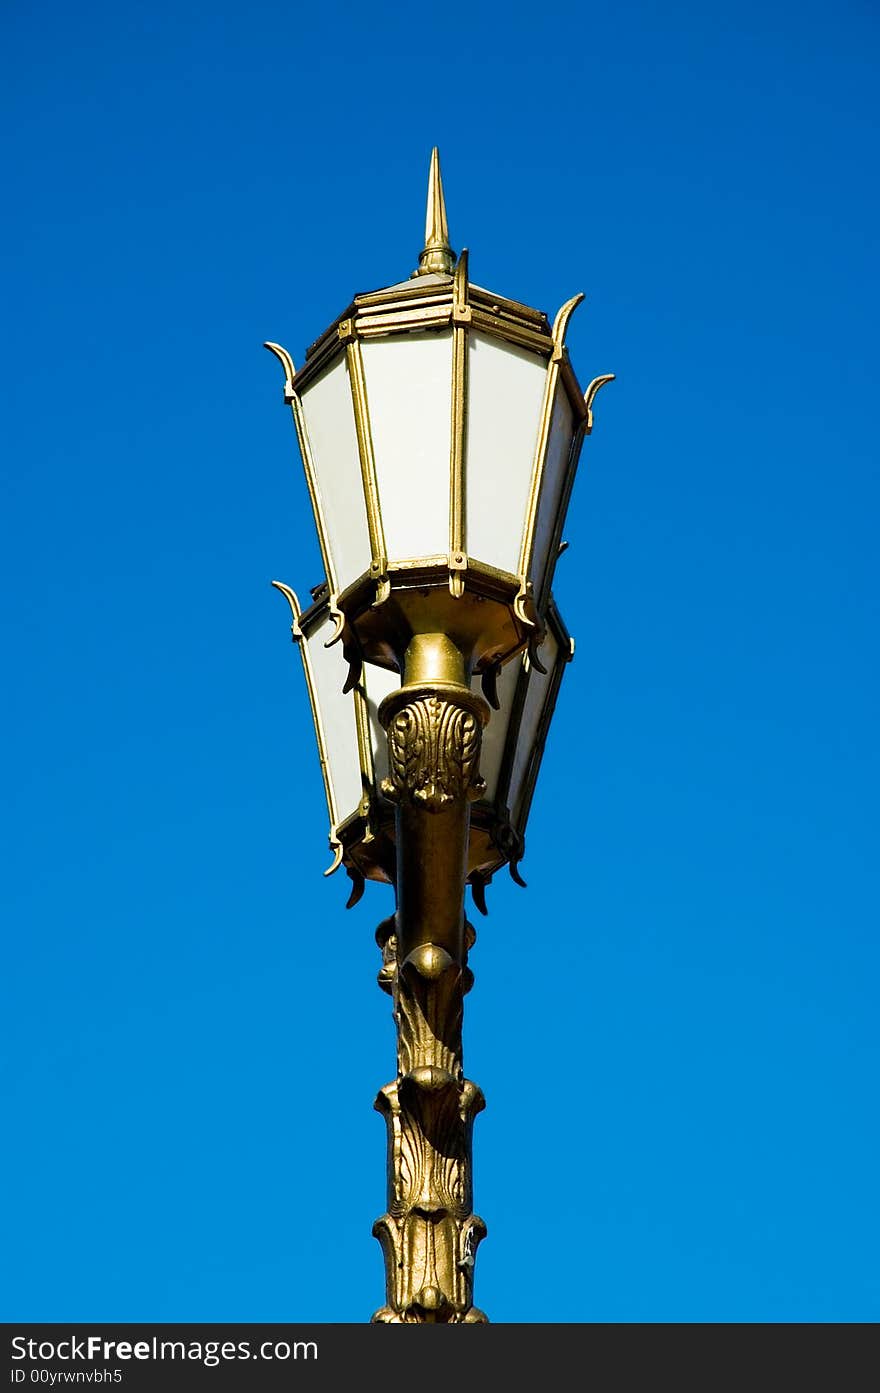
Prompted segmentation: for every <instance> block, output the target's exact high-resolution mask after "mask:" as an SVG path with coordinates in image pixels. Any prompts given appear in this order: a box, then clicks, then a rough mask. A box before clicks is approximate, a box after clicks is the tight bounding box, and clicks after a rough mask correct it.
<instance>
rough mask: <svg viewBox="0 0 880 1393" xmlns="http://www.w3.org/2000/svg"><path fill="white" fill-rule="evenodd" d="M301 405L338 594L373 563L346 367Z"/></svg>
mask: <svg viewBox="0 0 880 1393" xmlns="http://www.w3.org/2000/svg"><path fill="white" fill-rule="evenodd" d="M302 403H303V411H304V413H305V418H306V429H307V431H308V437H309V444H310V445H311V451H312V459H313V461H314V465H315V473H316V474H317V490H318V496H319V500H320V504H321V511H322V512H323V514H324V523H325V526H326V528H327V531H328V534H329V541H330V554H331V557H332V560H333V566H334V568H335V570H336V584H337V587H338V589H339V590H344V589H345V587H346V586H347V585H350V584H351V582H352V581H353V580H356V579H357V577H358V576H359V575H362V574H363V572H364V571H368V570H369V568H370V561H371V560H372V557H371V556H370V534H369V532H368V530H367V512H366V508H365V506H364V487H363V482H362V477H361V466H360V456H359V455H358V447H357V432H356V431H355V425H354V411H353V408H352V403H351V388H350V386H349V381H348V365H347V363H346V361H345V359H344V358H341V359H339V361H338V362H336V363H334V364H333V366H332V367H331V368H328V370H327V372H325V373H322V375H321V376H320V377H319V378H318V379H317V380H316V381H315V382H313V383H311V384H310V386H308V387H307V388H306V389H305V391H304V392H303V394H302Z"/></svg>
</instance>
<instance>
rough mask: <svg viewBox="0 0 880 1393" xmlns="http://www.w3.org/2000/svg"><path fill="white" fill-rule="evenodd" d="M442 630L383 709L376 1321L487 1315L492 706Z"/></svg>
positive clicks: (411, 656) (414, 655)
mask: <svg viewBox="0 0 880 1393" xmlns="http://www.w3.org/2000/svg"><path fill="white" fill-rule="evenodd" d="M465 679H466V672H465V659H464V656H463V655H462V654H461V653H460V652H459V651H458V650H457V649H456V648H455V646H454V644H453V643H452V642H451V641H450V640H449V639H448V638H446V637H445V636H444V635H442V634H428V635H418V636H416V637H414V638H413V640H412V642H411V643H410V645H409V647H408V648H407V651H406V655H405V658H404V662H403V685H402V686H401V688H400V690H399V691H398V692H394V693H392V694H391V695H390V696H388V697H386V698H385V700H384V702H383V703H382V706H381V708H380V717H381V720H382V724H383V725H384V726H385V729H386V731H387V734H388V767H389V776H388V778H387V780H386V781H385V783H384V784H383V792H384V793H385V795H386V797H388V798H390V799H391V800H392V801H393V802H394V803H395V804H396V809H397V812H396V823H397V848H398V856H397V913H396V915H395V916H394V917H393V918H392V919H388V920H386V921H385V922H384V924H382V925H381V926H380V929H379V933H378V938H379V943H380V947H381V948H382V950H383V957H384V963H383V967H382V970H381V972H380V973H379V984H380V986H382V987H383V989H384V990H386V991H388V992H390V993H391V995H392V997H393V1000H394V1018H395V1022H396V1025H397V1078H396V1079H395V1081H394V1082H393V1083H389V1084H386V1085H385V1087H384V1088H383V1089H382V1090H381V1091H380V1093H379V1096H378V1097H377V1099H376V1108H377V1109H378V1110H379V1111H380V1112H382V1113H384V1115H385V1120H386V1123H387V1127H388V1212H387V1213H386V1214H384V1215H383V1216H382V1217H381V1218H380V1219H378V1220H377V1221H376V1223H375V1225H374V1226H373V1233H374V1234H375V1236H376V1237H377V1238H378V1239H379V1241H380V1243H381V1244H382V1250H383V1253H384V1256H385V1283H386V1298H385V1300H386V1304H385V1306H383V1307H382V1309H381V1310H379V1311H377V1313H376V1315H375V1316H374V1317H373V1319H374V1320H378V1321H394V1322H398V1321H406V1322H420V1321H431V1322H461V1321H484V1320H485V1316H484V1315H483V1313H482V1311H480V1310H478V1309H477V1307H475V1306H474V1305H473V1302H472V1293H473V1271H474V1258H475V1253H476V1248H477V1244H478V1243H479V1241H480V1239H481V1238H482V1237H483V1236H484V1234H485V1232H486V1228H485V1225H484V1223H483V1221H482V1219H480V1218H479V1217H478V1216H477V1215H475V1214H474V1213H473V1212H472V1210H473V1185H472V1162H471V1133H472V1130H473V1120H474V1117H475V1116H476V1114H477V1113H478V1112H479V1111H480V1110H481V1109H482V1108H483V1106H484V1102H483V1095H482V1093H481V1092H480V1090H479V1088H478V1087H477V1086H476V1084H473V1083H471V1082H470V1080H468V1079H465V1078H464V1076H463V1073H462V1044H461V1028H462V1015H463V1007H464V995H465V993H466V992H467V991H468V990H469V989H470V987H471V985H472V982H473V975H472V973H471V972H470V969H469V968H468V966H467V955H468V948H469V947H470V946H471V945H472V944H473V941H474V937H475V935H474V932H473V929H472V928H471V926H470V925H469V924H467V923H466V922H465V918H464V885H465V878H466V875H467V848H468V830H469V822H470V803H471V802H472V801H473V800H474V799H476V798H479V797H480V794H481V792H482V791H483V782H482V780H481V778H480V775H479V756H480V737H481V731H482V726H483V725H484V724H485V722H486V720H487V719H488V716H489V708H488V706H487V704H486V702H485V701H483V700H482V698H481V697H479V696H477V695H476V694H475V693H474V692H472V691H471V689H470V687H469V686H468V685H467V682H466V680H465Z"/></svg>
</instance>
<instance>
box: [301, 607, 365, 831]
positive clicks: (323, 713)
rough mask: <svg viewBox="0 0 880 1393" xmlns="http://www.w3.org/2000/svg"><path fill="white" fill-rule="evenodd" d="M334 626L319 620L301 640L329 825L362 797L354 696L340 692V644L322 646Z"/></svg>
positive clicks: (342, 679)
mask: <svg viewBox="0 0 880 1393" xmlns="http://www.w3.org/2000/svg"><path fill="white" fill-rule="evenodd" d="M334 627H335V625H334V624H333V621H332V620H331V619H330V617H329V615H328V616H327V617H325V618H323V619H322V620H320V621H319V622H318V623H317V624H316V625H315V627H314V628H313V629H312V630H311V631H310V633H309V636H308V638H307V639H306V640H305V641H306V643H307V644H308V646H309V659H310V661H311V665H312V679H313V681H314V684H315V699H316V702H317V706H318V714H319V718H320V721H321V725H322V727H323V729H324V741H325V744H326V746H327V757H328V761H329V766H330V767H329V774H330V784H331V789H332V795H333V804H332V806H331V809H330V821H331V822H344V821H345V819H346V818H347V817H349V816H350V815H351V814H352V813H353V812H355V810H356V809H357V806H358V804H359V803H360V801H361V798H362V797H363V785H362V781H361V768H360V756H359V754H358V743H357V723H356V721H355V714H354V696H353V694H352V693H351V692H348V693H346V694H345V695H343V692H342V688H343V685H344V683H345V679H346V676H347V673H348V663H347V662H346V661H345V659H344V657H343V656H342V644H341V643H336V644H334V645H333V647H332V648H325V647H324V644H325V643H326V641H327V639H328V638H329V637H330V635H331V634H332V633H333V630H334Z"/></svg>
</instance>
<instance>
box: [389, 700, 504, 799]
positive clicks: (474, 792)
mask: <svg viewBox="0 0 880 1393" xmlns="http://www.w3.org/2000/svg"><path fill="white" fill-rule="evenodd" d="M481 724H482V723H481V721H480V720H479V718H478V716H477V715H475V713H474V712H473V711H472V710H469V709H468V708H467V707H466V706H464V705H461V704H459V703H458V702H457V701H453V700H450V699H449V698H448V697H445V696H425V697H419V698H417V699H416V700H413V701H410V702H409V703H408V704H407V705H406V706H404V707H403V708H402V709H401V710H399V711H397V712H396V713H395V714H394V715H393V716H392V717H391V719H390V721H389V723H388V769H389V776H388V778H387V779H384V780H383V782H382V792H383V793H384V794H385V796H386V798H390V799H392V800H393V801H395V802H398V801H400V800H402V799H406V798H411V799H413V800H414V801H415V802H417V803H419V804H420V805H421V806H423V807H425V808H427V809H428V810H429V811H431V812H439V811H440V809H441V808H444V807H446V806H447V804H449V803H453V802H456V801H458V800H461V799H468V800H473V799H475V798H479V797H480V796H481V794H482V793H483V792H484V791H485V784H484V782H483V780H482V779H481V778H480V775H479V769H478V765H479V758H480V737H481Z"/></svg>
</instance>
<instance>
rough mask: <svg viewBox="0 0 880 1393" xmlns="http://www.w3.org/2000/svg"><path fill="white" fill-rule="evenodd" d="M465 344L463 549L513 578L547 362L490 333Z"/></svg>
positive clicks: (524, 513) (480, 335)
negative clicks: (465, 404)
mask: <svg viewBox="0 0 880 1393" xmlns="http://www.w3.org/2000/svg"><path fill="white" fill-rule="evenodd" d="M469 341H470V352H469V356H468V424H467V454H466V457H465V458H466V464H465V499H466V503H465V529H466V550H467V553H468V555H469V556H472V557H473V558H474V559H475V560H476V561H485V562H488V564H489V565H490V566H497V567H498V568H499V569H500V570H502V571H510V572H512V573H513V574H514V575H515V574H516V569H517V564H518V562H519V553H520V546H521V543H522V534H523V525H524V523H525V516H526V506H527V503H528V497H529V485H530V483H531V478H532V465H533V463H534V458H535V445H536V443H537V437H538V423H539V420H540V416H541V403H542V401H543V398H544V383H545V380H546V375H547V365H546V362H545V360H544V359H543V358H539V357H538V356H537V355H536V354H534V353H528V352H527V351H526V350H525V349H522V348H516V347H515V346H514V345H513V344H509V343H504V342H502V341H501V340H499V339H493V338H490V337H489V336H488V335H487V334H481V333H476V332H474V333H471V334H470V335H469Z"/></svg>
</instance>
